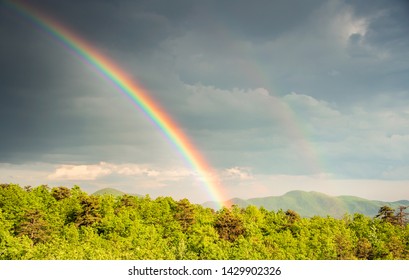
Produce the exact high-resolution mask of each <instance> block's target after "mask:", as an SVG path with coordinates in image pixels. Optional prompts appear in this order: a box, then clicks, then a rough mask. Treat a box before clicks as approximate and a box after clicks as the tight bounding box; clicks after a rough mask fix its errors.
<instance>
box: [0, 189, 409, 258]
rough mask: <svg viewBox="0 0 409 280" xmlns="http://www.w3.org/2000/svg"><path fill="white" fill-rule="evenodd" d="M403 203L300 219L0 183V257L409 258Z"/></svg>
mask: <svg viewBox="0 0 409 280" xmlns="http://www.w3.org/2000/svg"><path fill="white" fill-rule="evenodd" d="M292 197H293V198H292V199H295V200H296V199H298V198H297V197H298V196H297V193H293V194H292ZM289 199H290V198H289ZM405 210H406V206H403V207H400V208H398V209H397V211H395V210H394V209H393V208H391V207H390V206H386V207H381V208H380V209H379V212H378V215H377V216H376V217H374V218H370V217H368V216H365V215H363V214H353V215H351V216H348V215H344V216H343V217H342V218H334V217H331V216H326V217H320V216H313V217H311V218H306V217H301V216H300V215H299V213H298V212H297V210H296V209H295V210H286V211H283V210H277V211H273V210H267V209H265V208H258V207H256V206H246V207H244V208H240V207H238V206H232V207H231V208H229V209H228V208H223V209H221V210H219V211H217V212H216V211H214V210H213V209H210V208H204V207H202V206H200V205H195V204H191V203H190V202H189V201H188V200H187V199H182V200H179V201H175V200H173V199H172V198H170V197H158V198H156V199H151V198H150V197H149V196H146V197H139V196H131V195H126V194H123V195H113V194H112V193H106V194H99V195H88V194H86V193H85V192H83V191H82V190H81V188H80V187H78V186H75V187H73V188H72V189H68V188H65V187H57V188H52V189H50V188H48V187H47V186H44V185H42V186H39V187H35V188H33V187H24V188H21V187H20V186H18V185H14V184H2V185H0V259H1V260H7V259H10V260H19V259H73V260H74V259H80V260H87V259H90V260H103V259H108V260H115V259H119V260H121V259H122V260H125V259H136V260H138V259H177V260H195V259H205V260H211V259H219V260H223V259H246V260H247V259H290V260H291V259H299V260H302V259H310V260H314V259H319V260H327V259H334V260H335V259H409V225H407V219H406V216H407V214H406V212H404V211H405Z"/></svg>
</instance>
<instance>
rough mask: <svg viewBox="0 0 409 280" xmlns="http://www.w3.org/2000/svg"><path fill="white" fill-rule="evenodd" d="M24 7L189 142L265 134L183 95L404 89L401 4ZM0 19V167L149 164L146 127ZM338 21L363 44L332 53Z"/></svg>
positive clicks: (40, 41) (62, 53) (325, 94)
mask: <svg viewBox="0 0 409 280" xmlns="http://www.w3.org/2000/svg"><path fill="white" fill-rule="evenodd" d="M29 2H30V3H31V5H33V6H35V7H38V8H39V9H41V10H43V11H44V12H45V13H47V14H49V15H51V16H52V17H53V18H55V19H57V20H58V21H59V22H61V23H62V24H64V25H66V26H68V27H69V28H70V29H72V30H74V32H75V33H78V34H79V35H80V36H82V37H84V38H86V40H87V41H89V42H90V43H91V44H92V45H94V46H96V47H97V48H98V49H100V50H101V51H102V52H103V53H104V54H107V55H108V56H110V57H112V58H113V59H114V60H115V61H118V63H119V64H120V65H121V67H123V68H124V69H126V71H127V72H129V74H130V75H131V76H134V77H135V78H136V79H138V80H139V81H140V82H141V83H142V84H143V85H144V86H145V87H146V88H147V89H148V90H150V91H151V92H152V95H153V96H155V97H156V98H158V99H159V100H160V101H161V103H162V104H164V107H166V108H167V109H168V111H169V112H170V113H172V115H174V116H175V118H176V119H178V118H179V120H180V123H182V124H183V125H184V126H185V128H186V130H187V131H189V133H191V134H192V135H195V136H197V138H200V137H201V135H206V133H209V134H212V133H216V134H217V133H218V132H220V131H223V130H226V129H230V130H236V129H237V130H240V129H248V128H249V127H254V126H256V125H258V126H260V125H265V126H268V125H271V126H273V125H275V123H272V122H271V119H268V118H267V119H266V118H264V116H257V117H256V116H254V115H251V114H250V113H252V112H251V111H250V113H249V115H248V116H246V115H245V114H244V113H243V114H241V115H240V112H241V109H242V108H241V107H240V106H238V107H234V106H233V105H234V104H236V103H234V101H235V99H234V96H230V95H229V96H230V97H229V98H231V99H229V100H227V101H226V100H224V101H223V100H221V101H220V102H214V103H212V104H211V106H213V107H214V109H215V110H216V109H217V110H223V109H224V110H226V111H215V112H214V113H212V115H210V117H209V116H208V115H206V114H204V113H206V112H205V111H203V104H202V103H200V102H197V103H194V104H193V105H192V104H189V103H187V102H186V98H188V97H189V96H190V95H189V94H190V93H189V92H187V91H186V89H185V88H184V84H183V83H187V84H190V85H196V84H203V85H204V86H214V87H215V88H222V89H226V90H230V89H233V88H242V89H255V88H259V87H264V88H266V89H267V90H269V92H270V94H272V95H285V94H288V93H290V92H292V91H295V92H299V93H302V94H307V95H311V96H315V97H317V98H318V99H323V100H329V101H335V102H345V104H346V105H349V104H350V102H352V101H354V100H356V99H361V100H366V99H367V98H368V96H372V95H373V94H374V92H375V93H376V92H380V91H390V90H404V89H406V88H407V86H408V83H409V80H408V79H405V76H407V74H408V69H409V65H408V63H407V61H409V59H408V54H409V53H408V40H409V39H408V38H409V35H408V30H409V28H408V25H407V24H406V25H405V24H404V23H406V22H407V21H405V16H407V12H406V11H407V10H405V7H407V5H405V4H404V2H403V1H402V2H400V1H391V2H389V1H374V2H375V3H374V2H372V1H349V2H348V3H347V2H345V1H318V0H317V1H304V0H297V1H284V0H282V1H244V0H243V1H148V0H147V1H131V0H129V1H108V0H107V1H97V0H81V1H79V0H76V1H52V0H35V1H29ZM368 3H371V4H368ZM372 3H374V4H373V5H372ZM0 7H1V8H0V15H1V17H0V38H1V40H0V63H1V67H0V116H1V119H0V127H1V130H2V134H3V135H7V137H1V138H0V161H1V162H17V161H18V162H24V161H36V160H39V158H41V157H43V160H45V159H44V157H47V156H48V158H52V155H53V154H55V155H56V156H55V158H57V157H58V154H64V156H62V157H61V158H60V159H59V161H64V159H68V158H75V157H76V156H77V158H78V157H80V158H81V160H83V161H84V162H86V161H87V160H89V161H98V160H121V159H124V158H126V159H127V160H131V158H132V156H134V155H137V157H135V158H140V159H148V158H149V157H154V156H153V154H152V153H153V152H152V151H153V150H154V149H153V148H152V147H153V146H154V145H160V144H158V142H160V141H159V140H158V141H156V140H152V139H151V138H150V136H151V134H149V133H152V131H151V132H149V133H147V132H146V127H148V126H149V125H151V124H150V123H148V122H147V121H146V119H143V118H142V119H141V118H140V116H141V115H138V113H135V111H136V110H134V109H133V108H132V109H131V108H130V107H127V106H126V105H127V104H126V103H127V102H129V101H127V100H125V99H124V100H122V99H123V97H119V96H118V98H116V95H115V94H114V95H115V97H110V96H111V95H112V93H111V92H108V91H110V90H112V88H109V87H110V86H109V85H108V84H109V83H107V82H106V81H105V80H104V79H102V78H100V77H99V76H98V75H95V71H93V70H90V68H89V67H87V66H84V64H83V63H82V62H80V61H79V60H78V59H77V58H76V57H75V56H73V55H72V54H70V53H69V52H67V51H66V50H65V49H64V48H62V47H61V45H60V44H59V43H57V42H55V40H53V39H51V38H50V37H49V36H48V35H47V34H45V33H44V32H41V31H38V30H36V28H32V26H31V24H30V23H28V22H27V21H26V20H24V19H22V18H21V17H19V16H18V15H17V14H14V13H13V11H12V10H9V9H6V8H5V7H4V6H0ZM341 12H342V13H344V14H345V15H346V16H350V17H351V20H355V19H360V18H363V19H365V20H367V22H366V23H367V26H366V32H365V33H362V34H360V33H355V34H349V38H346V39H345V42H344V43H345V45H342V46H340V43H338V42H334V38H336V36H333V37H331V36H330V35H331V32H335V31H332V30H326V28H327V27H328V26H327V25H329V24H331V23H332V20H334V18H336V17H337V16H338V15H339V13H341ZM341 23H342V24H347V23H348V21H347V20H345V21H341ZM336 27H339V29H342V28H343V27H344V26H336ZM341 31H342V30H341ZM341 31H340V32H341ZM4 38H7V39H6V40H5V39H4ZM383 53H385V54H387V55H386V56H385V57H384V58H380V57H377V56H380V55H381V54H383ZM107 88H109V90H108V89H107ZM226 95H228V93H226ZM98 97H100V98H98ZM121 98H122V99H121ZM206 98H207V97H206ZM240 98H242V97H240ZM216 101H217V100H216ZM223 102H224V103H223ZM246 102H247V103H248V104H253V103H251V100H250V99H249V100H247V101H246ZM232 104H233V105H232ZM189 105H191V106H192V107H191V108H189V110H186V108H183V106H189ZM222 105H223V106H222ZM132 110H134V111H132ZM229 110H231V111H229ZM196 113H197V114H196ZM141 123H147V124H146V125H145V126H144V125H142V124H141ZM135 124H136V125H135ZM134 125H135V126H134ZM139 129H140V130H139ZM151 130H154V128H152V129H151ZM203 131H204V132H205V133H203V134H201V133H202V132H203ZM215 131H216V132H215ZM272 131H274V132H275V130H273V129H272ZM226 135H227V134H226ZM206 137H208V138H206ZM254 137H255V138H256V137H257V135H255V136H254ZM260 137H261V138H260V139H264V138H263V137H262V136H260ZM216 138H217V137H216ZM221 138H223V137H221ZM221 138H217V139H221ZM226 138H228V137H227V136H226ZM208 139H212V137H211V135H208V136H205V137H203V138H202V139H199V140H198V142H199V143H202V142H203V143H206V142H207V143H206V144H207V145H208V147H212V149H217V147H219V149H220V148H223V147H226V149H227V148H228V146H229V142H228V141H226V142H225V143H223V144H222V145H220V144H219V143H217V141H221V140H214V142H213V143H211V140H208ZM246 141H247V140H246V139H243V141H242V142H240V143H239V144H240V145H238V146H240V147H243V148H244V147H245V146H246V143H248V142H246ZM260 142H262V143H263V145H266V146H268V145H270V144H271V143H270V142H268V141H264V140H260ZM137 144H140V145H141V147H144V148H142V150H145V151H149V153H145V154H143V153H142V152H140V151H137V152H135V154H131V153H127V152H126V151H127V145H129V146H131V145H137ZM144 145H147V146H144ZM108 146H109V147H113V146H118V147H120V148H118V149H117V150H115V149H108V148H106V147H108ZM146 147H148V148H146ZM257 148H258V147H256V146H254V147H253V148H252V149H257ZM209 150H210V148H209ZM73 155H74V156H73ZM63 158H64V159H63ZM255 161H256V160H255ZM232 163H233V161H232Z"/></svg>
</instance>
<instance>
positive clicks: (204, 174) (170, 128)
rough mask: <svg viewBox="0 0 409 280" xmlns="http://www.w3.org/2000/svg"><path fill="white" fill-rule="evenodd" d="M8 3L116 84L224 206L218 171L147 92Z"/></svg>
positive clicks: (87, 47)
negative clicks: (172, 145) (216, 171)
mask: <svg viewBox="0 0 409 280" xmlns="http://www.w3.org/2000/svg"><path fill="white" fill-rule="evenodd" d="M6 3H8V5H9V6H10V7H12V8H13V9H14V10H16V11H17V12H18V13H19V14H21V15H22V16H23V17H24V18H27V19H29V20H30V21H31V22H32V23H34V24H35V25H36V26H38V27H39V28H40V29H41V30H44V31H46V32H47V33H48V34H50V35H51V36H52V37H53V38H55V39H57V40H58V41H59V42H60V43H62V44H63V45H64V46H66V47H67V48H68V49H69V50H71V51H73V52H74V53H75V54H76V55H78V56H79V57H80V58H81V59H82V60H85V62H87V63H88V64H90V65H91V66H93V67H94V68H95V69H96V70H97V71H98V72H99V73H100V74H102V75H103V76H104V77H106V78H107V79H108V80H110V81H111V82H113V83H114V84H115V85H116V86H117V87H118V88H119V91H120V92H122V93H123V94H125V95H126V96H128V97H129V98H130V99H131V100H132V101H133V102H134V103H135V104H136V105H137V106H138V107H139V108H140V109H141V110H142V111H143V112H144V113H145V114H146V115H147V116H148V118H149V119H151V120H152V121H153V123H154V124H155V125H156V126H157V127H158V128H159V129H160V130H161V131H162V133H163V134H164V135H165V136H166V137H167V138H168V139H169V140H170V142H171V143H173V144H174V146H175V147H176V148H177V149H178V151H179V152H180V154H181V155H182V156H183V158H184V159H185V160H186V161H187V162H188V163H189V164H190V165H191V166H192V167H193V169H194V170H195V171H196V172H197V173H198V175H199V176H200V177H201V179H202V181H203V182H204V184H205V186H206V188H207V191H208V192H209V194H210V196H211V199H212V200H215V201H216V202H217V203H218V204H219V206H220V207H223V206H225V205H224V201H225V196H224V194H223V188H222V187H221V185H220V183H219V180H218V179H217V176H216V173H215V171H214V170H213V169H212V168H211V166H210V165H209V164H208V163H207V161H206V160H205V158H204V157H203V156H202V155H201V153H200V152H199V150H198V149H197V148H196V147H195V146H194V145H193V144H192V142H191V140H190V139H189V138H188V137H187V135H186V134H185V133H184V132H183V131H182V128H181V127H180V126H179V125H178V124H177V123H176V122H175V121H174V120H173V119H172V118H171V116H170V115H169V114H167V113H166V111H165V110H164V109H163V108H162V107H161V106H160V105H159V103H158V102H156V101H155V100H153V99H152V97H151V96H149V94H148V92H147V91H146V90H144V89H143V88H142V87H141V86H140V85H138V84H137V83H136V82H135V81H134V80H132V79H131V78H129V76H128V74H127V73H126V72H125V71H124V70H122V69H121V68H120V67H119V66H118V65H117V64H116V63H115V62H114V61H112V60H111V59H110V58H109V57H107V56H106V55H103V54H102V53H101V52H100V51H98V50H97V49H96V48H95V47H93V46H92V45H91V44H90V43H88V42H87V41H85V40H84V39H83V38H81V37H80V36H78V35H77V34H75V33H74V32H73V31H71V30H70V29H68V28H67V27H65V26H64V25H62V24H61V23H59V22H57V21H56V20H54V19H53V18H51V17H50V16H48V15H46V14H44V13H43V12H41V11H39V10H38V9H36V8H34V7H32V6H29V5H28V4H26V3H23V2H22V1H13V2H11V1H8V2H6Z"/></svg>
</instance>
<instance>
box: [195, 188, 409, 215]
mask: <svg viewBox="0 0 409 280" xmlns="http://www.w3.org/2000/svg"><path fill="white" fill-rule="evenodd" d="M233 204H236V205H237V206H239V207H247V206H249V205H254V206H257V207H264V208H265V209H267V210H275V211H277V210H280V209H282V210H284V211H286V210H288V209H291V210H294V211H296V212H297V213H298V214H300V215H301V216H303V217H312V216H327V215H330V216H332V217H337V218H339V217H342V216H343V215H344V214H346V213H348V214H353V213H362V214H364V215H366V216H371V217H373V216H375V215H376V214H378V210H379V208H380V207H382V206H384V205H388V206H390V207H392V208H393V209H396V208H398V207H399V206H409V200H399V201H394V202H386V201H378V200H368V199H364V198H360V197H356V196H329V195H326V194H323V193H319V192H313V191H312V192H305V191H290V192H288V193H286V194H284V195H282V196H268V197H260V198H252V199H247V200H244V199H240V198H233V199H230V200H228V201H227V202H226V205H229V206H230V205H233ZM203 206H205V207H209V208H214V209H217V208H218V207H217V204H216V203H214V202H206V203H204V204H203Z"/></svg>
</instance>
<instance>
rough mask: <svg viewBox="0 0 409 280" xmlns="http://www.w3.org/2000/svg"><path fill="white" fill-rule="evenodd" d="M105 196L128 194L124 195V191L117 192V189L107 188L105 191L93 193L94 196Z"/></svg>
mask: <svg viewBox="0 0 409 280" xmlns="http://www.w3.org/2000/svg"><path fill="white" fill-rule="evenodd" d="M104 194H110V195H113V196H122V195H124V194H126V193H124V192H123V191H120V190H117V189H113V188H105V189H101V190H98V191H96V192H94V193H93V195H104Z"/></svg>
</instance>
